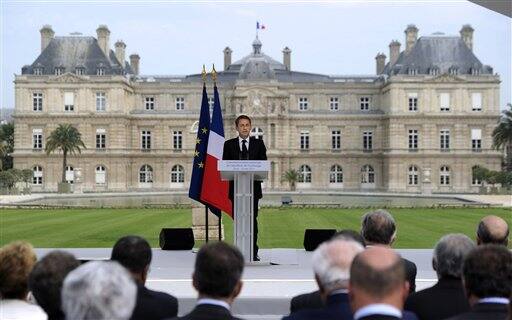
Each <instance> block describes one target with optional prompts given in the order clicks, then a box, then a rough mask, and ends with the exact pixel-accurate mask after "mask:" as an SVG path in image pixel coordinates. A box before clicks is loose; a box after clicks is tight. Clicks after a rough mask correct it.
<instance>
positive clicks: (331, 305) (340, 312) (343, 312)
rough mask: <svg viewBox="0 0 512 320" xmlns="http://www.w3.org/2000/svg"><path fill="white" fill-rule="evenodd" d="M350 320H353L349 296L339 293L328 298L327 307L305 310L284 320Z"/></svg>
mask: <svg viewBox="0 0 512 320" xmlns="http://www.w3.org/2000/svg"><path fill="white" fill-rule="evenodd" d="M302 319H303V320H306V319H317V320H324V319H325V320H330V319H333V320H334V319H338V320H345V319H346V320H350V319H352V311H351V310H350V305H349V303H348V294H346V293H339V294H333V295H331V296H329V297H328V298H327V302H326V305H325V306H323V307H322V308H320V309H303V310H300V311H298V312H295V313H292V314H290V315H289V316H287V317H283V320H302Z"/></svg>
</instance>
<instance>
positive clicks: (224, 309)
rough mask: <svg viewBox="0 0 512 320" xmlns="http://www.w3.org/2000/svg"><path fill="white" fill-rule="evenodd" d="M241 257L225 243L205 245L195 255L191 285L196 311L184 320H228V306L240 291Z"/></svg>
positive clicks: (229, 313) (235, 249) (242, 264)
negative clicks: (195, 299) (194, 289)
mask: <svg viewBox="0 0 512 320" xmlns="http://www.w3.org/2000/svg"><path fill="white" fill-rule="evenodd" d="M243 270H244V257H243V256H242V254H241V253H240V251H238V249H237V248H235V247H232V246H230V245H228V244H226V243H224V242H210V243H207V244H205V245H204V246H203V247H202V248H201V249H200V250H199V252H198V253H197V257H196V262H195V270H194V273H193V275H192V284H193V285H194V288H196V290H197V291H198V293H199V297H198V301H197V305H196V307H195V308H194V309H193V310H192V311H191V312H190V313H189V314H187V315H185V316H184V317H181V318H176V319H184V320H201V319H212V320H213V319H215V320H230V319H238V318H235V317H233V316H232V315H231V311H230V309H231V305H232V304H233V302H234V301H235V298H236V297H237V296H238V295H239V294H240V291H241V290H242V280H241V278H242V272H243Z"/></svg>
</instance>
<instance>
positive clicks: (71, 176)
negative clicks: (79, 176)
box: [66, 166, 75, 183]
mask: <svg viewBox="0 0 512 320" xmlns="http://www.w3.org/2000/svg"><path fill="white" fill-rule="evenodd" d="M66 182H67V183H74V182H75V171H74V170H73V167H72V166H67V167H66Z"/></svg>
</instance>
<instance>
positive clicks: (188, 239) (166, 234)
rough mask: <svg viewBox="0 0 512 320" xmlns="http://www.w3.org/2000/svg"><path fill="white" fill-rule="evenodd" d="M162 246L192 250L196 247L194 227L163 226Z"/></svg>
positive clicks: (169, 248) (170, 248)
mask: <svg viewBox="0 0 512 320" xmlns="http://www.w3.org/2000/svg"><path fill="white" fill-rule="evenodd" d="M160 248H162V250H192V248H194V233H192V228H163V229H162V231H160Z"/></svg>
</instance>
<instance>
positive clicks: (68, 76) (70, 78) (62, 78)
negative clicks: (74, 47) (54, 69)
mask: <svg viewBox="0 0 512 320" xmlns="http://www.w3.org/2000/svg"><path fill="white" fill-rule="evenodd" d="M50 81H51V82H59V83H70V82H71V83H77V82H85V81H87V80H86V79H85V77H84V76H79V75H76V74H74V73H71V72H66V73H64V74H62V75H59V76H56V77H54V78H52V79H51V80H50Z"/></svg>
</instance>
